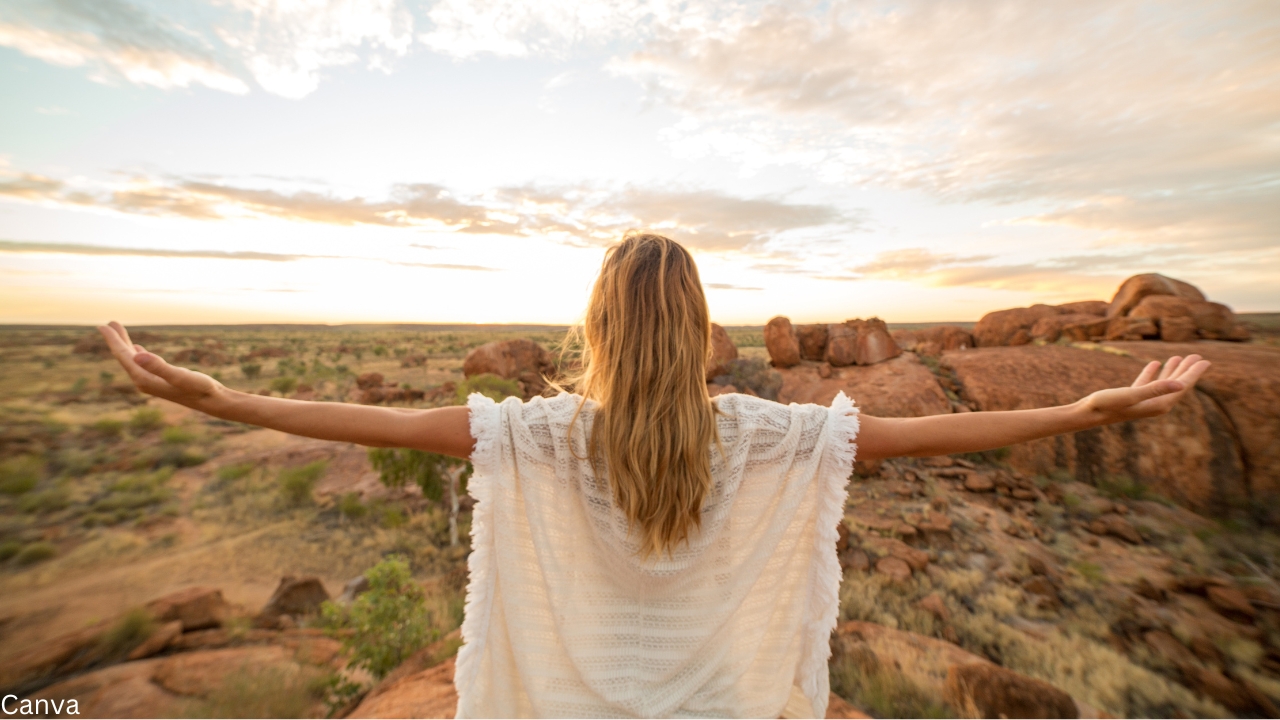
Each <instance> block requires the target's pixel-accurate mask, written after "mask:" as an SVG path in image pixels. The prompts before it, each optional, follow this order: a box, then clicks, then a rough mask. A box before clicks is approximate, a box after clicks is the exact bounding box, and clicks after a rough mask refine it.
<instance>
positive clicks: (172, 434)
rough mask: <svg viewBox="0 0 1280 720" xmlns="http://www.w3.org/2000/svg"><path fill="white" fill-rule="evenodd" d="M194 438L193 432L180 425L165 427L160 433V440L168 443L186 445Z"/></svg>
mask: <svg viewBox="0 0 1280 720" xmlns="http://www.w3.org/2000/svg"><path fill="white" fill-rule="evenodd" d="M195 439H196V436H195V433H193V432H191V431H190V430H187V429H185V428H180V427H167V428H165V429H164V431H163V432H161V433H160V440H161V441H162V442H164V443H166V444H168V445H186V444H187V443H189V442H191V441H192V440H195Z"/></svg>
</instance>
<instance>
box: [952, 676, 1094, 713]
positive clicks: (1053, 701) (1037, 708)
mask: <svg viewBox="0 0 1280 720" xmlns="http://www.w3.org/2000/svg"><path fill="white" fill-rule="evenodd" d="M945 687H946V690H945V695H944V696H945V698H946V700H947V703H948V704H949V705H951V707H953V708H963V709H965V710H970V711H976V712H975V713H974V714H973V717H986V718H1078V717H1080V709H1079V708H1077V707H1076V701H1075V700H1072V699H1071V696H1070V695H1068V694H1066V693H1064V692H1062V691H1061V690H1059V689H1058V688H1056V687H1054V686H1052V685H1050V684H1049V683H1047V682H1044V681H1043V680H1036V679H1035V678H1031V677H1027V676H1026V675H1023V674H1021V673H1016V672H1013V671H1012V670H1006V669H1005V668H1002V667H999V666H998V665H990V664H985V665H983V664H975V663H969V664H965V665H952V666H951V667H950V668H948V670H947V681H946V686H945ZM967 716H969V715H968V713H966V717H967Z"/></svg>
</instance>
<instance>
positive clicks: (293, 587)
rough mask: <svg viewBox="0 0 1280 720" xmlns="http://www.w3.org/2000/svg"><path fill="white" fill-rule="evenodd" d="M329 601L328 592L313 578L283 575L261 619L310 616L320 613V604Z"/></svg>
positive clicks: (316, 578)
mask: <svg viewBox="0 0 1280 720" xmlns="http://www.w3.org/2000/svg"><path fill="white" fill-rule="evenodd" d="M328 599H329V591H328V590H325V589H324V583H322V582H320V578H318V577H315V576H309V577H294V576H292V575H285V576H284V577H282V578H280V584H279V585H277V586H276V591H275V592H274V593H272V594H271V598H270V599H269V600H267V604H266V605H265V606H263V608H262V612H261V613H260V615H261V616H263V617H270V618H274V617H277V616H280V615H311V614H314V613H318V612H320V603H323V602H324V601H325V600H328Z"/></svg>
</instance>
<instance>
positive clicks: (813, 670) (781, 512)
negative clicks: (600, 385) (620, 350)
mask: <svg viewBox="0 0 1280 720" xmlns="http://www.w3.org/2000/svg"><path fill="white" fill-rule="evenodd" d="M581 402H582V398H581V397H579V396H577V395H572V394H568V393H563V394H561V395H559V396H557V397H553V398H534V399H533V400H531V401H529V402H521V401H520V400H519V399H518V398H507V399H506V400H504V401H503V402H502V403H501V404H497V403H495V402H493V401H492V400H490V399H488V398H486V397H484V396H482V395H479V394H474V395H472V396H471V397H470V400H469V403H468V405H469V407H470V409H471V434H472V435H473V436H474V437H475V439H476V446H475V451H474V452H473V454H472V463H473V465H474V467H475V474H474V475H473V476H472V478H471V480H470V482H469V491H470V493H471V495H472V496H473V497H474V498H475V499H476V505H475V508H474V511H473V514H472V525H471V549H472V552H471V556H470V558H469V561H468V562H469V566H470V575H471V578H470V583H469V585H468V587H467V603H466V616H465V620H464V621H463V624H462V637H463V641H464V645H463V647H462V649H461V650H460V651H459V653H458V664H457V672H456V675H455V683H456V685H457V690H458V712H457V716H458V717H460V718H463V717H536V716H541V717H725V716H735V717H778V714H779V712H780V711H781V710H782V708H783V706H784V705H786V703H787V698H788V696H789V694H790V691H791V687H792V686H793V685H795V686H797V687H799V688H800V690H801V692H803V693H804V695H805V696H807V697H808V698H809V700H810V702H811V703H812V704H813V708H814V710H815V712H816V713H817V716H818V717H823V716H824V715H825V712H826V706H827V698H828V692H829V688H828V678H827V659H828V658H829V656H830V648H829V637H830V634H831V631H832V629H834V627H835V624H836V612H837V606H838V591H839V584H840V565H839V562H838V561H837V559H836V554H835V546H836V537H837V531H836V526H837V523H839V522H840V519H841V517H842V516H843V513H844V503H845V498H846V483H847V482H848V478H849V475H850V473H851V471H852V465H853V459H854V454H855V451H856V447H855V445H854V443H853V441H854V439H855V437H856V436H857V433H858V417H857V408H855V407H854V406H853V404H852V403H851V402H850V401H849V399H848V398H846V397H845V396H844V394H843V393H842V394H840V395H838V396H837V397H836V399H835V400H834V401H833V402H832V404H831V407H829V408H826V407H821V406H818V405H794V404H793V405H790V406H786V405H781V404H778V403H775V402H770V401H768V400H762V399H760V398H756V397H751V396H747V395H734V394H731V395H722V396H719V397H717V398H716V403H717V405H718V407H719V408H720V410H721V413H722V414H721V415H720V416H719V418H718V426H719V434H720V448H716V447H714V446H713V447H712V448H711V449H710V450H709V452H710V453H711V474H712V479H713V488H712V489H711V492H710V493H709V494H708V497H707V498H706V500H705V501H704V505H703V510H702V525H701V528H700V529H699V530H696V531H695V532H693V533H692V535H691V537H690V539H689V541H688V542H687V543H683V544H681V545H680V546H679V547H677V548H676V549H675V550H674V551H673V553H672V554H671V555H670V556H667V555H663V556H661V557H650V558H647V559H642V558H641V557H640V556H639V555H638V554H637V549H638V547H639V544H638V541H637V539H636V538H635V536H634V534H632V533H630V532H629V523H628V521H627V518H626V516H625V515H624V514H623V513H622V511H621V510H620V509H619V508H618V507H616V505H615V504H614V500H613V492H612V490H611V489H610V486H609V481H608V478H607V477H602V476H599V475H597V474H596V472H595V471H594V469H593V468H592V463H591V462H590V461H588V460H586V459H585V458H586V457H587V447H586V440H587V433H588V431H589V429H590V427H591V422H592V418H593V415H594V404H593V403H591V402H588V403H586V405H585V406H584V407H583V409H582V412H581V413H580V414H579V415H578V417H577V420H576V421H575V420H574V413H575V411H576V410H577V409H578V406H579V404H580V403H581ZM571 422H573V423H574V427H573V432H572V433H570V432H569V430H570V423H571Z"/></svg>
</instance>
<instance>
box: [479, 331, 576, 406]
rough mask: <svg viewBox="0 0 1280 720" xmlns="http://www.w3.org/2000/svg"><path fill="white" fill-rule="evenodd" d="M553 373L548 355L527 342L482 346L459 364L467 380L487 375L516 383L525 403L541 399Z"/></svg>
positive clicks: (549, 354)
mask: <svg viewBox="0 0 1280 720" xmlns="http://www.w3.org/2000/svg"><path fill="white" fill-rule="evenodd" d="M555 371H556V366H555V360H554V358H553V357H552V356H551V353H550V352H548V351H547V350H546V348H543V347H542V346H541V345H539V344H538V343H536V342H534V341H532V340H529V339H527V338H517V339H514V340H498V341H495V342H491V343H487V344H485V345H481V346H480V347H478V348H476V349H474V350H472V351H471V352H469V353H467V357H466V359H465V360H463V361H462V373H463V374H464V375H466V376H467V377H473V376H475V375H483V374H485V373H490V374H493V375H497V376H498V377H503V378H506V379H508V380H515V381H517V382H519V383H520V389H521V391H522V394H523V396H524V398H525V399H526V400H527V399H529V398H531V397H534V396H537V395H541V394H542V392H543V391H544V390H546V389H547V380H546V378H550V377H553V376H554V375H555Z"/></svg>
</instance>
